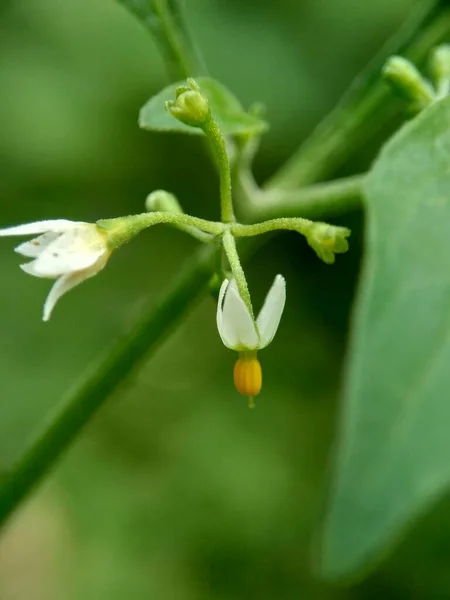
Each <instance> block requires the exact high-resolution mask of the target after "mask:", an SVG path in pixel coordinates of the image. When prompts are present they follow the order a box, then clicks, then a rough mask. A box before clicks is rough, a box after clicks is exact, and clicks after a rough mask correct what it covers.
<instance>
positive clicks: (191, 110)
mask: <svg viewBox="0 0 450 600" xmlns="http://www.w3.org/2000/svg"><path fill="white" fill-rule="evenodd" d="M175 95H176V100H175V101H173V100H169V101H168V102H166V109H167V110H168V111H169V112H170V114H171V115H172V116H173V117H175V119H178V121H181V122H182V123H184V124H185V125H189V126H190V127H203V125H205V123H206V122H207V121H208V120H209V119H210V118H211V111H210V109H209V104H208V100H207V99H206V98H205V97H204V96H202V94H201V92H200V88H199V87H198V85H197V84H196V82H195V81H194V80H193V79H188V80H187V85H185V86H180V87H178V88H177V89H176V92H175Z"/></svg>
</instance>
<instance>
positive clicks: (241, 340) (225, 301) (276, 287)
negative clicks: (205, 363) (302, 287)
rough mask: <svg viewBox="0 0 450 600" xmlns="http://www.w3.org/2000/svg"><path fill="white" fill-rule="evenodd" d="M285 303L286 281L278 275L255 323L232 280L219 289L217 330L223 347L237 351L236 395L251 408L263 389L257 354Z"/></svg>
mask: <svg viewBox="0 0 450 600" xmlns="http://www.w3.org/2000/svg"><path fill="white" fill-rule="evenodd" d="M285 301H286V281H285V279H284V277H283V276H282V275H277V276H276V277H275V280H274V282H273V284H272V287H271V288H270V290H269V292H268V294H267V296H266V299H265V301H264V305H263V307H262V309H261V311H260V313H259V315H258V318H257V319H256V321H255V319H254V318H253V316H252V314H251V311H250V309H249V307H248V306H247V305H246V303H245V302H244V300H243V299H242V297H241V295H240V294H239V290H238V286H237V284H236V281H235V280H234V279H233V280H231V281H229V280H228V279H225V281H224V282H223V283H222V286H221V288H220V294H219V301H218V305H217V328H218V330H219V335H220V337H221V339H222V342H223V343H224V344H225V346H226V347H227V348H230V349H231V350H235V351H236V352H239V359H238V360H237V362H236V364H235V366H234V384H235V386H236V389H237V390H238V392H240V393H241V394H243V395H244V396H248V398H249V405H250V406H254V404H253V398H254V396H256V395H257V394H259V392H260V391H261V386H262V371H261V365H260V363H259V360H258V358H257V352H258V350H262V349H263V348H265V347H266V346H268V345H269V344H270V342H271V341H272V340H273V338H274V336H275V334H276V332H277V329H278V325H279V324H280V319H281V315H282V313H283V309H284V304H285Z"/></svg>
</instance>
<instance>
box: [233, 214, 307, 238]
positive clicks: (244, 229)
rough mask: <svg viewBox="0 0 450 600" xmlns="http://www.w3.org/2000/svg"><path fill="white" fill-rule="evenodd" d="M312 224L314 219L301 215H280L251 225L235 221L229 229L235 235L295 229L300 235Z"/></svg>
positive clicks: (305, 232)
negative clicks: (303, 217)
mask: <svg viewBox="0 0 450 600" xmlns="http://www.w3.org/2000/svg"><path fill="white" fill-rule="evenodd" d="M313 225H314V221H310V220H309V219H302V218H301V217H291V218H290V217H280V218H278V219H270V220H268V221H263V222H262V223H254V224H253V225H242V224H241V223H236V224H235V225H231V227H230V231H231V233H232V234H233V235H234V236H235V237H253V236H255V235H261V234H262V233H268V232H269V231H279V230H280V229H285V230H287V231H297V232H298V233H301V234H302V235H306V234H307V233H308V232H309V231H310V229H311V227H312V226H313Z"/></svg>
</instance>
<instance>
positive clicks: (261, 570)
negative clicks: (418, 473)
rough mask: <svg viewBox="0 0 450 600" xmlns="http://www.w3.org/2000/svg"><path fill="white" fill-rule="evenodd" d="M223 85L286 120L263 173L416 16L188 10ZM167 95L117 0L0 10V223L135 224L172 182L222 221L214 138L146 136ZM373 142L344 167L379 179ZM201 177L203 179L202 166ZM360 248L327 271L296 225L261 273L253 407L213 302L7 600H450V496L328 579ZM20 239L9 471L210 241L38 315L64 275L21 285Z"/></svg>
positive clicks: (157, 62) (42, 531)
mask: <svg viewBox="0 0 450 600" xmlns="http://www.w3.org/2000/svg"><path fill="white" fill-rule="evenodd" d="M186 8H187V17H188V21H189V23H190V26H191V29H192V31H193V33H194V35H195V38H196V39H197V41H198V44H199V45H200V47H201V48H202V50H203V52H204V55H205V58H206V61H207V64H208V66H209V70H210V73H211V74H212V75H213V76H215V77H216V78H218V79H220V80H222V81H223V82H224V83H225V84H227V85H228V86H229V87H230V88H231V89H232V90H234V91H235V93H236V94H237V96H238V97H239V98H240V99H241V100H242V101H243V103H244V104H245V105H249V104H250V103H251V102H253V101H255V100H261V101H263V102H264V103H265V104H266V106H267V118H268V120H269V121H270V123H271V124H272V127H271V130H270V132H269V133H268V134H267V135H266V137H265V139H264V142H263V145H262V150H261V153H260V155H259V156H258V158H257V161H256V174H257V177H258V179H260V180H263V179H264V178H265V177H267V176H269V175H270V174H271V173H273V172H274V171H275V170H276V168H277V167H278V166H279V165H280V164H281V163H282V161H283V160H284V159H285V158H287V157H288V156H289V154H290V153H291V152H292V151H293V150H294V149H295V148H296V147H297V146H298V144H299V142H300V141H301V139H302V138H303V137H304V136H305V135H307V133H308V132H309V131H310V130H311V129H312V128H313V127H314V125H315V123H316V122H317V121H318V120H319V119H320V117H321V116H322V115H324V114H326V112H327V111H328V110H329V109H330V108H331V107H332V106H333V105H334V103H335V102H336V100H337V99H338V98H339V96H340V95H341V93H342V92H343V91H344V90H345V88H346V87H347V85H348V84H349V83H350V82H351V80H352V78H353V77H354V75H355V74H356V73H357V72H358V71H359V70H360V69H361V68H362V67H363V66H364V65H365V64H366V63H367V61H368V60H369V59H370V57H371V56H372V55H373V53H374V52H375V51H376V50H377V49H378V48H379V47H380V45H381V44H382V43H383V41H384V40H385V39H386V38H387V37H388V36H389V35H390V33H392V32H393V31H395V29H396V28H397V27H398V25H399V24H400V23H401V22H402V21H403V20H404V18H405V15H406V14H407V12H408V10H409V9H410V1H409V0H378V2H361V0H278V2H271V3H270V2H267V1H266V0H246V2H242V0H228V1H227V2H219V0H214V1H213V0H190V1H189V2H186ZM165 83H166V78H165V71H164V65H163V64H162V62H161V59H160V57H159V54H158V52H157V49H156V47H155V45H154V43H153V41H152V40H151V39H150V38H149V36H148V35H147V33H146V32H145V31H144V29H143V28H142V27H141V26H140V24H139V23H137V22H136V21H135V20H134V19H133V17H132V16H130V15H129V14H128V13H127V12H126V11H125V10H124V9H123V8H122V7H121V6H119V5H118V4H116V3H115V2H114V1H113V0H65V1H64V2H61V0H39V2H33V1H32V0H14V1H9V2H7V1H6V0H2V2H1V4H0V90H1V93H0V131H1V134H0V198H1V200H2V211H1V222H0V225H1V226H5V225H10V224H15V223H20V222H23V221H32V220H35V219H43V218H69V219H77V220H96V219H98V218H104V217H109V216H116V215H121V214H126V213H132V212H140V211H141V210H142V209H143V202H144V199H145V196H146V194H147V193H148V192H150V191H151V190H153V189H156V188H165V189H168V190H170V191H172V192H174V193H176V194H177V195H178V196H179V198H180V200H181V201H182V203H183V206H184V208H185V209H186V210H187V211H188V212H191V213H194V214H196V215H199V216H205V217H216V216H217V214H218V199H217V193H218V190H217V181H216V179H215V175H214V173H213V171H212V168H211V166H210V164H209V163H208V161H207V160H206V158H205V155H204V151H203V148H202V145H201V143H199V141H198V140H197V139H190V138H184V137H178V136H171V135H168V136H163V135H152V134H149V133H145V132H142V131H140V130H139V129H138V127H137V114H138V110H139V108H140V106H141V105H142V104H143V103H144V102H145V101H146V100H147V99H148V97H149V96H151V95H152V94H153V93H155V92H156V91H158V90H159V89H160V88H161V87H162V86H164V85H165ZM375 152H376V148H367V149H366V150H365V152H364V153H362V154H361V153H360V156H359V157H358V163H356V162H355V163H354V164H352V165H347V166H346V172H352V171H359V170H362V169H364V168H366V167H367V166H368V164H369V163H370V160H371V159H372V158H373V156H374V154H375ZM200 173H202V175H201V176H200ZM341 223H342V224H346V225H350V226H351V227H353V234H352V244H351V252H350V253H348V254H347V255H345V256H342V257H338V261H337V264H336V265H335V266H334V267H328V266H326V265H323V264H321V263H320V262H319V261H318V260H317V259H316V257H315V255H314V254H313V253H312V251H311V250H310V249H309V248H308V247H307V246H306V244H305V243H304V241H303V240H302V239H301V238H300V237H299V236H296V235H294V234H292V235H291V234H285V235H282V236H280V237H278V238H277V239H276V240H275V241H271V243H270V244H269V245H267V246H265V247H264V249H263V250H261V251H260V252H259V253H258V255H257V256H256V257H255V258H254V259H253V261H252V262H251V263H250V264H249V266H248V276H249V281H250V285H251V289H252V292H253V294H254V297H255V299H256V304H257V305H258V304H259V302H261V300H262V298H263V296H264V294H265V292H266V291H267V289H268V286H269V285H270V283H271V281H272V279H273V277H274V275H275V274H276V273H278V272H281V273H283V274H284V275H285V276H286V278H287V281H288V301H287V307H286V311H285V314H284V317H283V320H282V323H281V327H280V330H279V333H278V335H277V337H276V338H275V341H274V342H273V344H272V345H271V346H270V348H269V349H268V350H266V351H265V352H264V353H263V354H262V356H261V359H262V362H263V366H264V376H265V384H264V390H263V393H262V395H261V396H260V398H259V399H258V406H257V409H256V410H254V411H250V410H248V409H247V407H246V401H245V399H243V398H241V397H240V396H239V395H238V394H237V393H236V392H235V390H234V388H233V384H232V366H233V362H234V359H235V356H234V354H233V353H231V352H229V351H227V350H226V349H225V348H224V347H223V346H222V344H221V342H220V339H219V336H218V334H217V331H216V328H215V305H214V302H213V301H212V299H210V298H206V299H205V300H204V301H202V303H201V304H200V305H199V306H198V307H197V308H196V309H195V310H194V311H193V312H192V313H191V314H190V317H189V318H188V319H187V320H186V321H185V322H184V324H183V325H182V326H181V327H180V328H179V329H178V330H177V331H176V332H174V333H173V334H172V335H171V337H170V338H169V339H167V340H166V342H165V343H164V344H163V345H162V346H161V347H160V349H159V351H158V352H157V353H156V355H155V356H153V357H152V358H151V359H149V360H148V361H147V362H146V363H145V364H144V365H143V366H142V367H141V368H140V369H139V371H138V373H137V374H136V375H135V376H134V378H133V379H132V380H131V381H127V382H126V383H125V384H124V385H123V386H122V389H121V390H120V391H119V392H118V393H116V394H115V395H114V397H112V398H111V399H110V400H109V402H108V404H107V405H106V406H105V407H104V408H103V409H102V410H101V412H100V413H99V414H98V415H97V416H96V418H95V419H94V420H93V422H92V423H91V424H90V425H89V426H88V427H87V428H86V430H85V431H84V432H83V433H82V435H81V436H80V437H79V439H78V440H77V442H76V443H75V444H74V446H73V447H72V448H71V450H70V451H69V452H68V453H67V454H66V455H65V456H64V457H63V459H62V460H61V461H60V462H59V464H58V466H57V468H56V469H55V470H54V471H53V473H52V475H51V476H50V477H49V478H48V479H47V480H46V482H45V484H44V485H43V486H41V488H40V489H39V491H38V493H36V494H35V495H34V496H33V497H32V498H31V500H30V501H29V502H28V503H27V504H26V505H25V506H24V507H23V508H22V509H21V510H20V511H19V513H18V514H17V515H16V516H15V518H14V519H13V521H12V522H11V523H10V526H9V527H8V529H7V530H6V531H5V533H4V536H3V539H2V541H1V542H0V600H41V599H42V600H44V599H45V600H78V599H81V598H82V599H87V600H91V599H92V600H116V599H117V600H125V599H126V600H128V599H130V600H141V599H142V600H143V599H149V598H157V599H159V600H194V599H195V600H203V599H205V600H206V599H214V600H231V599H233V600H239V599H242V600H243V599H246V600H248V599H252V598H255V599H258V600H265V599H275V598H276V599H278V598H282V599H283V600H290V599H297V598H302V599H305V600H309V599H312V600H316V599H317V600H328V599H336V600H337V599H352V600H353V599H368V600H372V599H373V600H375V599H376V600H379V599H383V600H389V599H391V598H392V599H409V598H414V599H415V598H417V599H419V598H424V599H434V598H436V599H440V598H442V599H445V598H450V570H449V569H448V565H449V561H450V541H449V540H450V535H449V534H450V517H449V511H448V505H447V504H446V503H443V504H442V505H441V506H440V507H438V508H437V509H435V511H434V512H433V513H432V514H431V515H429V516H428V517H427V518H426V519H425V520H423V521H422V522H421V523H420V524H419V526H417V527H416V528H415V530H414V531H413V532H412V533H409V534H408V537H407V539H406V540H404V542H403V543H402V544H401V546H400V548H398V549H397V550H396V551H395V553H394V554H393V555H392V556H391V558H390V559H389V560H387V561H385V562H384V563H383V565H382V566H381V567H380V569H378V571H377V572H376V573H375V574H373V575H371V576H370V577H369V578H366V579H365V580H364V581H359V582H355V583H352V584H351V583H348V584H342V585H340V586H337V585H331V584H327V583H325V582H322V581H320V579H319V578H317V577H316V576H315V575H314V561H315V556H316V554H317V540H318V537H319V533H320V520H321V514H322V511H323V507H324V503H325V498H326V485H327V474H328V470H329V458H330V455H331V453H330V448H331V444H332V441H333V437H334V434H335V431H336V417H337V414H338V397H339V385H340V381H341V377H342V375H341V370H342V364H343V359H344V355H345V346H346V335H347V329H348V323H349V316H350V309H351V301H352V297H353V295H354V290H355V285H356V282H357V275H358V269H359V263H360V258H361V229H362V219H361V215H349V216H348V217H346V218H345V219H342V220H341ZM13 246H14V241H13V240H2V242H1V248H0V268H1V270H2V286H3V293H2V294H1V296H0V314H1V319H0V332H1V349H2V351H1V353H0V384H1V389H2V393H1V407H0V415H1V416H0V471H1V470H2V469H3V470H4V469H7V468H8V465H10V464H11V461H13V460H14V458H15V457H17V456H18V454H19V453H20V451H21V449H22V448H23V447H24V444H25V442H26V440H27V439H28V438H29V436H30V435H32V433H33V432H34V431H35V430H36V428H38V427H39V426H40V425H41V423H42V421H43V419H45V417H46V415H47V414H48V413H49V412H50V411H51V410H52V408H53V407H55V406H56V405H57V404H58V402H59V401H60V399H61V396H62V394H63V393H64V392H66V391H67V390H68V389H69V388H70V387H71V386H73V385H76V382H77V380H78V379H79V378H80V377H82V374H83V373H84V372H85V371H86V369H87V368H89V367H92V365H93V364H94V363H95V359H96V357H97V356H98V355H99V353H101V352H102V351H104V350H105V349H106V348H107V347H108V346H109V345H110V344H111V343H112V342H113V341H114V340H115V339H116V338H117V336H118V335H119V334H120V333H121V332H122V331H124V330H126V329H127V328H128V327H129V326H130V324H131V323H133V321H134V320H135V319H136V318H137V317H138V315H139V313H140V311H141V309H142V307H143V306H144V305H145V304H146V303H147V302H148V299H149V298H155V299H156V298H157V297H158V296H159V295H160V294H161V292H162V291H163V290H164V288H165V286H166V285H167V282H168V281H169V280H170V278H171V276H172V275H173V274H175V273H176V271H177V269H179V267H180V265H181V264H182V262H183V260H185V257H186V255H187V254H188V253H189V252H190V251H191V250H192V249H193V248H194V247H195V243H194V242H193V241H191V240H189V239H186V238H185V237H183V234H181V233H180V232H177V231H173V230H169V229H164V228H162V227H161V228H155V229H152V230H150V231H147V232H146V233H144V234H142V235H141V236H140V237H139V238H138V239H136V240H135V241H134V242H133V243H132V244H130V245H129V246H127V247H125V248H124V249H123V250H121V251H120V252H119V253H117V255H116V256H115V257H114V259H113V260H112V261H111V262H110V263H109V265H108V267H107V269H105V271H104V272H102V273H101V275H99V276H98V277H96V278H94V279H93V280H92V281H89V282H87V283H86V284H84V285H83V286H81V287H80V288H79V289H77V290H75V291H73V292H71V293H70V294H69V295H68V296H67V297H65V298H64V299H63V300H62V302H61V303H60V304H59V305H58V306H57V308H56V311H55V314H54V316H53V317H52V320H51V322H50V323H49V324H43V323H42V322H41V320H40V319H41V310H42V303H43V300H44V298H45V295H46V293H47V290H48V287H49V282H47V281H40V280H37V279H31V278H30V277H26V276H24V274H23V273H22V272H21V271H20V269H19V268H18V266H17V265H18V263H19V262H20V259H19V257H18V256H17V255H14V253H13V252H12V248H13Z"/></svg>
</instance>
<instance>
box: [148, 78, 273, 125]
mask: <svg viewBox="0 0 450 600" xmlns="http://www.w3.org/2000/svg"><path fill="white" fill-rule="evenodd" d="M196 82H197V83H198V85H199V86H200V89H201V92H202V94H203V95H204V96H205V97H206V98H207V100H208V102H209V106H210V108H211V112H212V114H213V116H214V118H215V119H217V121H218V123H219V125H220V128H221V129H222V132H223V133H224V134H227V135H236V134H258V133H262V132H263V131H264V130H265V129H266V128H267V124H266V123H265V122H264V121H262V120H261V119H259V118H258V117H256V116H255V115H251V114H249V113H247V112H245V111H244V109H243V108H242V106H241V104H240V103H239V101H238V100H237V98H236V97H235V96H234V95H233V94H232V93H231V92H230V91H229V90H228V89H227V88H226V87H225V86H224V85H222V84H221V83H219V82H218V81H215V80H214V79H210V78H209V77H198V78H196ZM182 85H186V82H185V81H179V82H177V83H173V84H172V85H169V86H167V87H166V88H164V89H163V90H161V91H160V92H159V93H158V94H156V96H153V97H152V98H150V100H149V101H148V102H147V103H146V104H145V105H144V106H143V107H142V108H141V112H140V114H139V125H140V127H142V128H143V129H149V130H151V131H176V132H180V133H190V134H203V131H202V130H201V129H199V128H197V127H188V125H184V124H183V123H181V122H180V121H178V120H177V119H175V118H174V117H173V116H172V115H171V114H169V113H168V112H167V110H166V107H165V103H166V101H167V100H175V90H176V88H178V87H180V86H182Z"/></svg>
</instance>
